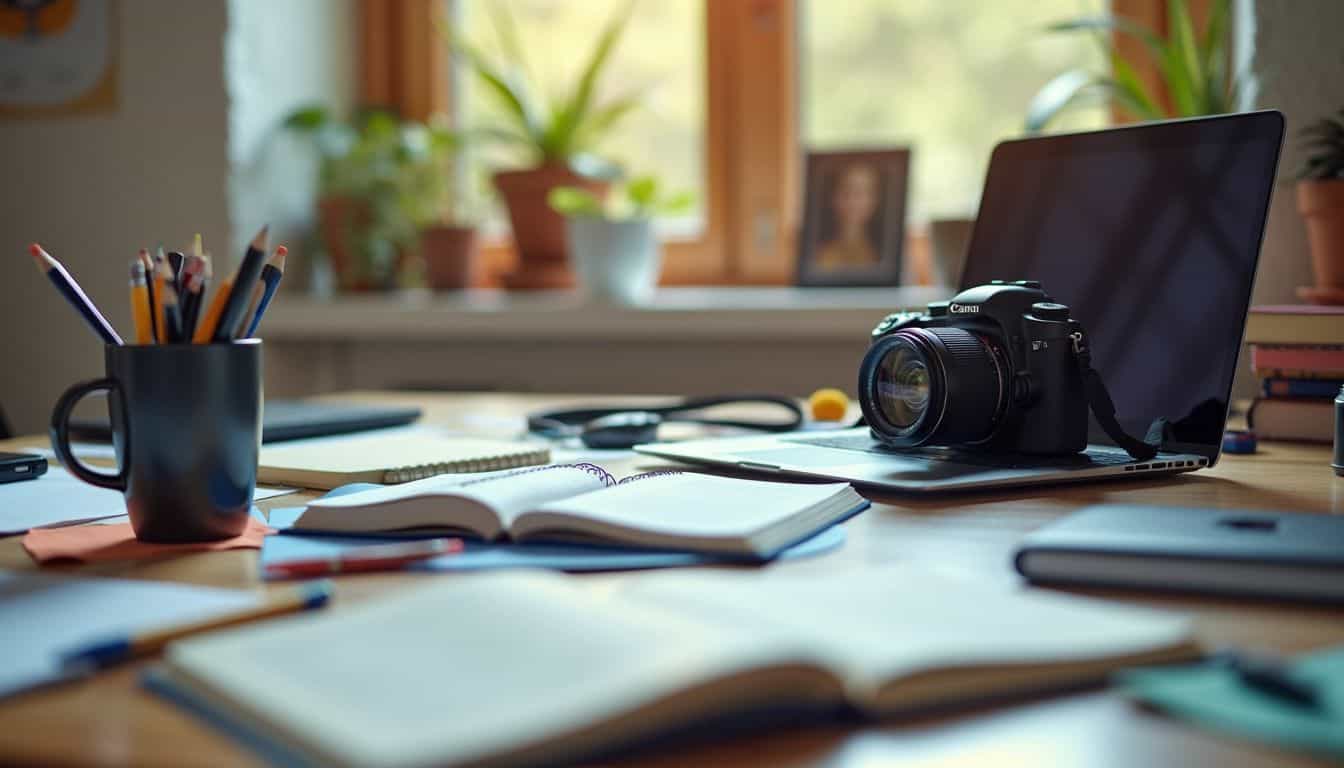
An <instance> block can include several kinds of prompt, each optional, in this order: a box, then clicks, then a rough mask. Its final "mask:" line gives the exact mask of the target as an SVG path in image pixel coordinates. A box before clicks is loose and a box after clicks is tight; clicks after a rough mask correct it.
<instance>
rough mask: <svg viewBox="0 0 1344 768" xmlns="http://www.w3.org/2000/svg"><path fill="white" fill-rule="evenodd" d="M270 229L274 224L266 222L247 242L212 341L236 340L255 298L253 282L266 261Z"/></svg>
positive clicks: (255, 282) (259, 274)
mask: <svg viewBox="0 0 1344 768" xmlns="http://www.w3.org/2000/svg"><path fill="white" fill-rule="evenodd" d="M269 232H270V227H269V226H263V227H262V228H261V231H259V232H257V235H256V237H253V238H252V242H251V243H250V244H249V245H248V246H247V253H245V254H243V261H242V263H241V264H239V265H238V271H237V272H236V273H234V276H233V285H232V286H231V287H230V289H229V293H228V297H227V298H226V299H225V301H224V307H223V309H222V310H221V311H220V313H219V321H218V322H217V323H216V324H215V329H214V333H213V334H211V336H210V339H211V340H212V341H223V342H228V341H233V339H234V337H235V336H236V335H237V333H238V326H240V325H242V323H243V313H245V312H247V305H248V303H249V302H250V301H251V299H252V286H254V285H256V284H257V278H258V277H260V276H261V268H262V267H263V266H265V264H266V241H267V236H268V234H269Z"/></svg>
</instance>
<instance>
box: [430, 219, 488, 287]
mask: <svg viewBox="0 0 1344 768" xmlns="http://www.w3.org/2000/svg"><path fill="white" fill-rule="evenodd" d="M477 252H478V251H477V241H476V228H475V227H446V226H444V227H430V228H429V229H426V230H424V231H423V232H421V233H420V257H421V258H422V259H423V260H424V263H425V282H427V283H429V287H430V289H431V290H435V291H460V290H463V289H465V288H470V287H471V286H472V284H473V283H475V281H476V272H477V270H478V269H479V263H480V259H479V258H477Z"/></svg>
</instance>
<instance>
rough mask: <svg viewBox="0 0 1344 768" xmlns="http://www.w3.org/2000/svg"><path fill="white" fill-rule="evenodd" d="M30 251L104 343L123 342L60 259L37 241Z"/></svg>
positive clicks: (49, 277)
mask: <svg viewBox="0 0 1344 768" xmlns="http://www.w3.org/2000/svg"><path fill="white" fill-rule="evenodd" d="M28 252H29V253H30V254H32V256H33V262H34V263H35V264H37V269H38V271H39V272H45V273H46V275H47V279H48V280H50V281H51V284H52V285H54V286H56V290H58V291H60V292H61V295H62V296H64V297H65V300H66V301H68V302H70V306H72V307H74V308H75V310H76V311H78V312H79V314H80V315H81V316H82V317H83V318H84V322H86V323H88V324H89V327H90V328H92V329H93V332H94V333H96V334H98V336H99V337H100V338H102V340H103V343H105V344H117V345H120V344H122V343H123V342H122V340H121V337H120V336H118V335H117V332H116V331H115V330H114V329H113V328H112V324H111V323H109V322H107V318H105V317H103V313H102V312H99V311H98V307H96V306H94V304H93V302H92V301H91V300H90V299H89V297H88V296H87V295H86V294H85V293H84V289H82V288H80V287H79V283H76V282H75V278H73V277H71V276H70V273H69V272H67V271H65V267H63V266H61V263H60V262H59V261H57V260H55V259H53V258H52V257H51V254H49V253H47V252H46V251H44V250H42V246H40V245H38V244H37V243H33V244H32V245H30V246H28Z"/></svg>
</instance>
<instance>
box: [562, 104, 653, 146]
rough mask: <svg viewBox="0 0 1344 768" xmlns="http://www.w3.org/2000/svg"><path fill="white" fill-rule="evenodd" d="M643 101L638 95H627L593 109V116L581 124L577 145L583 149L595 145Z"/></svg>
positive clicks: (575, 141) (575, 143)
mask: <svg viewBox="0 0 1344 768" xmlns="http://www.w3.org/2000/svg"><path fill="white" fill-rule="evenodd" d="M642 103H643V101H642V100H641V99H639V98H638V97H635V96H627V97H624V98H620V99H616V100H615V101H611V102H608V103H606V104H603V105H602V106H601V107H598V108H597V109H595V110H593V112H592V114H591V116H590V117H589V118H588V119H587V120H586V121H585V122H584V123H583V125H582V126H580V131H579V133H578V135H577V136H576V137H575V140H574V145H575V147H576V148H577V149H578V150H580V151H582V150H584V149H587V148H588V147H590V146H593V145H594V144H596V143H597V142H598V141H599V140H601V139H602V137H603V136H605V135H606V134H607V132H608V131H610V130H611V129H612V128H614V127H615V126H616V124H617V123H619V122H620V121H621V120H623V119H625V117H626V116H627V115H629V114H630V113H631V112H633V111H634V110H635V109H636V108H637V107H639V105H640V104H642Z"/></svg>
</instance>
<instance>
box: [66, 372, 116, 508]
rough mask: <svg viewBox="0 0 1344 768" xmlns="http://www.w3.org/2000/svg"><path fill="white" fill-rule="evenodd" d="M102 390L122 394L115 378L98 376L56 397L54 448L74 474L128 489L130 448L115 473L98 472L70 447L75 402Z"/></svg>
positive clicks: (90, 482)
mask: <svg viewBox="0 0 1344 768" xmlns="http://www.w3.org/2000/svg"><path fill="white" fill-rule="evenodd" d="M100 390H101V391H106V392H107V393H109V394H112V393H114V392H115V394H116V395H117V396H118V397H120V396H121V388H120V387H119V386H117V382H116V380H115V379H95V380H93V381H86V382H83V383H82V384H76V385H75V386H73V387H71V388H69V389H67V390H66V391H65V394H63V395H61V399H60V400H57V401H56V409H55V410H54V411H52V412H51V449H52V450H53V451H55V452H56V458H57V459H59V460H60V462H61V465H62V466H64V467H65V468H66V469H68V470H70V474H72V475H74V476H75V477H78V478H79V479H80V480H83V481H84V482H86V483H88V484H90V485H96V486H99V487H100V488H111V489H112V490H115V491H121V492H122V493H125V492H126V477H127V468H128V467H129V466H130V463H131V457H130V454H129V452H128V453H126V454H125V456H124V457H123V458H124V461H123V462H122V463H123V466H121V467H119V468H118V469H117V473H116V474H114V475H113V474H108V473H107V472H98V471H96V470H93V469H90V468H89V467H88V466H87V465H85V464H82V463H80V461H79V459H77V458H75V452H74V451H73V450H71V448H70V412H71V411H73V410H74V409H75V405H76V404H77V403H78V402H79V401H80V400H82V399H83V398H84V396H85V395H89V394H92V393H94V392H98V391H100ZM123 404H124V403H123ZM125 410H126V409H125V408H122V411H123V412H124V411H125ZM126 429H128V430H129V429H130V426H129V425H128V426H127V427H126ZM124 444H126V445H129V444H130V440H129V438H127V439H125V440H124Z"/></svg>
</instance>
